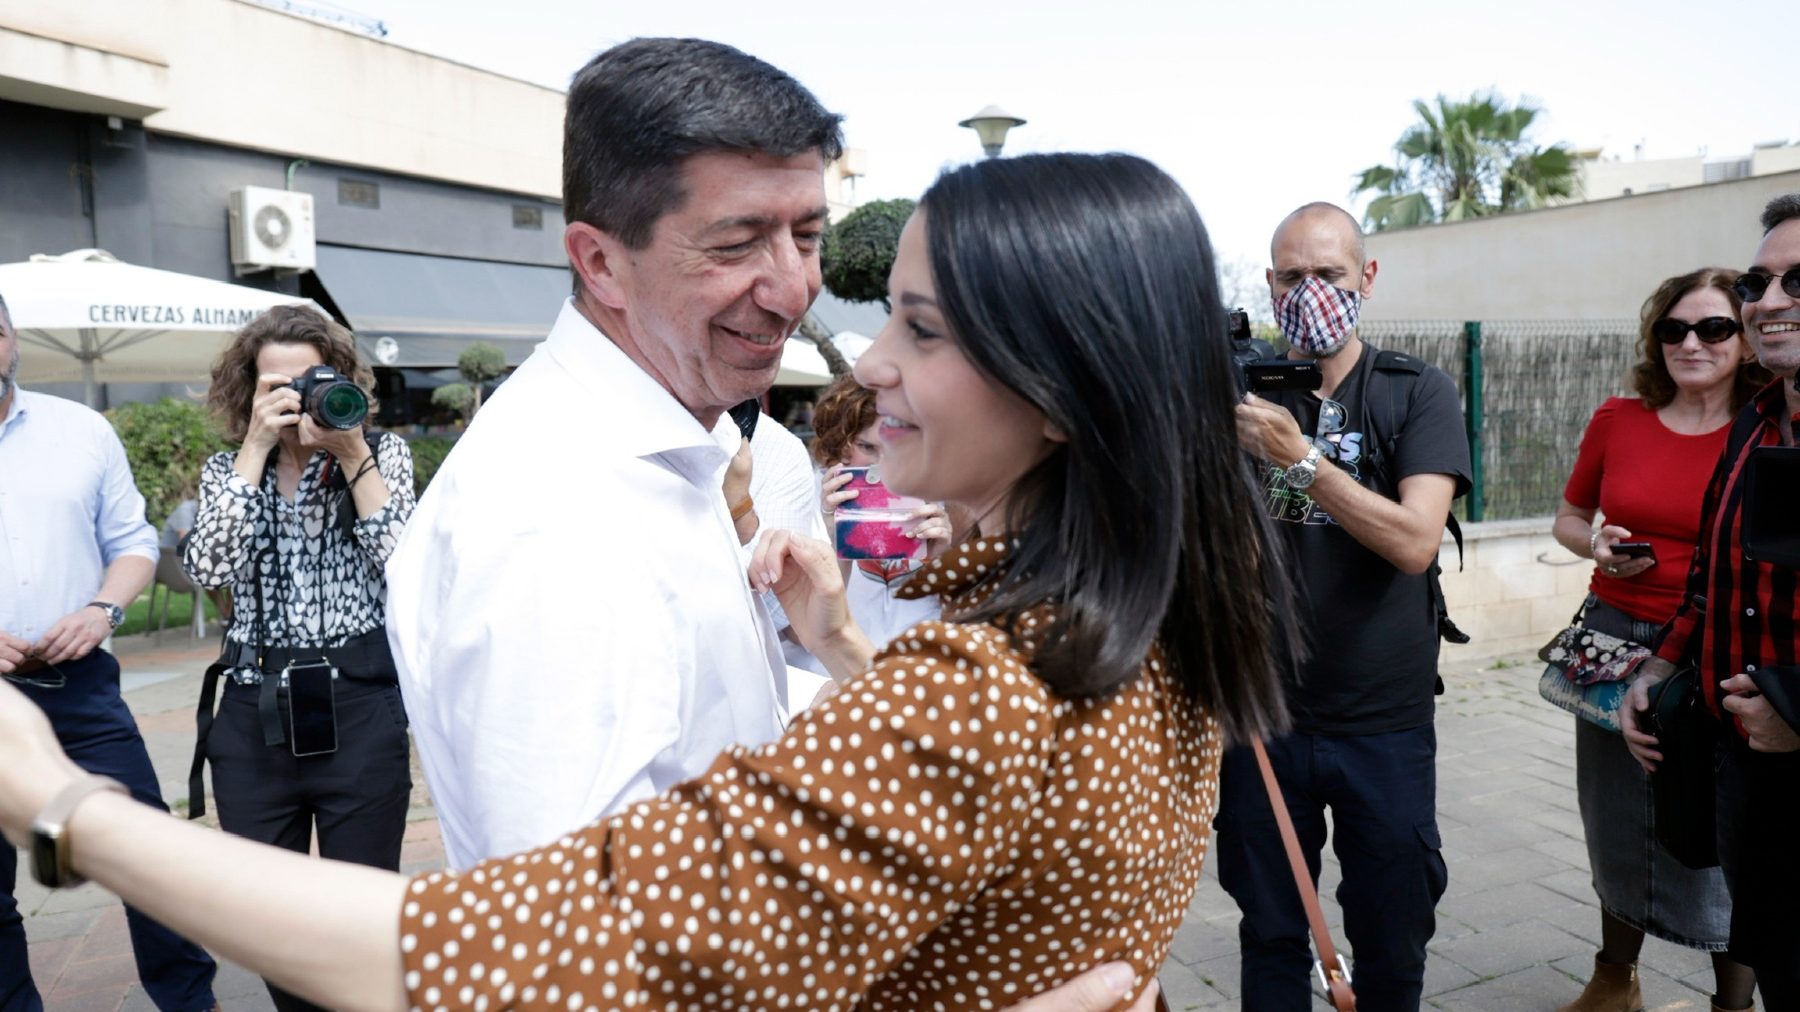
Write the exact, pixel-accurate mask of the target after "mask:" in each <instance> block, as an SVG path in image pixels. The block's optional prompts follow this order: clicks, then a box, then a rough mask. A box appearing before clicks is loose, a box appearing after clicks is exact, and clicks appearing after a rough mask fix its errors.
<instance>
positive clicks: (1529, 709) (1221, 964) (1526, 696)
mask: <svg viewBox="0 0 1800 1012" xmlns="http://www.w3.org/2000/svg"><path fill="white" fill-rule="evenodd" d="M116 647H117V650H116V652H117V653H118V654H119V658H120V662H121V666H122V668H123V669H124V672H125V674H124V678H123V686H124V688H125V690H126V692H125V698H126V700H127V702H128V703H130V705H131V708H132V712H133V713H135V714H136V715H137V717H138V721H139V726H140V728H141V729H142V730H143V732H144V737H145V741H146V743H147V744H148V746H149V748H150V754H151V761H152V762H153V763H154V764H155V765H156V768H157V771H158V773H159V774H160V776H161V779H162V783H163V794H164V797H165V798H166V799H169V800H170V801H171V802H172V803H174V804H175V805H176V808H177V810H178V811H182V810H184V809H185V802H184V801H181V802H177V799H185V798H186V795H187V785H186V776H187V767H188V762H189V759H190V757H191V755H192V748H193V730H194V723H193V705H194V700H195V699H196V698H197V697H198V693H199V681H200V673H201V672H202V671H203V670H204V669H205V666H206V664H207V663H208V661H209V660H210V659H211V658H212V656H213V655H214V653H215V649H216V648H215V646H214V644H213V643H212V642H211V641H206V642H205V643H204V644H203V645H196V644H195V641H194V640H192V639H189V638H187V637H186V636H185V635H184V634H183V633H180V632H169V633H165V634H164V635H163V638H162V640H161V641H160V642H158V641H156V640H153V639H152V638H151V637H148V636H142V637H133V638H131V639H130V640H120V641H119V642H118V643H117V644H116ZM1541 670H1542V668H1541V666H1539V664H1538V662H1537V661H1536V660H1535V659H1533V658H1530V657H1510V658H1502V659H1499V660H1498V661H1481V662H1462V663H1461V664H1460V665H1459V666H1455V667H1449V668H1446V670H1445V672H1444V674H1445V683H1446V687H1447V690H1448V691H1447V692H1446V694H1445V695H1444V696H1443V697H1442V698H1441V699H1440V700H1439V707H1438V813H1439V814H1438V818H1439V824H1440V826H1441V828H1442V831H1443V839H1444V857H1445V860H1446V862H1447V863H1448V864H1449V868H1450V884H1449V888H1448V890H1447V891H1446V893H1445V895H1444V898H1443V901H1442V902H1441V903H1440V904H1439V906H1438V930H1437V936H1436V938H1435V939H1434V941H1433V942H1432V944H1431V960H1430V962H1429V964H1428V966H1427V972H1426V981H1425V985H1426V986H1425V994H1426V1001H1427V1006H1428V1007H1430V1008H1436V1009H1444V1010H1458V1012H1462V1010H1480V1012H1511V1010H1521V1012H1524V1010H1530V1012H1548V1010H1551V1009H1555V1008H1556V1007H1557V1006H1559V1005H1561V1004H1563V1003H1565V1002H1568V1001H1571V1000H1573V999H1574V997H1575V995H1577V994H1578V993H1579V992H1580V990H1581V983H1582V981H1584V980H1585V979H1586V977H1587V974H1588V971H1589V970H1590V968H1591V966H1592V960H1593V953H1594V950H1595V949H1596V948H1598V946H1599V932H1600V912H1599V908H1598V906H1597V905H1596V901H1595V898H1594V894H1593V889H1592V886H1591V885H1590V883H1589V877H1588V868H1587V851H1586V848H1585V847H1584V845H1583V843H1582V830H1581V818H1580V815H1579V814H1578V813H1577V811H1576V803H1575V771H1574V762H1575V758H1574V756H1575V753H1574V726H1573V721H1574V718H1573V717H1570V716H1568V715H1566V714H1564V713H1563V712H1562V711H1560V710H1556V709H1553V708H1552V707H1550V706H1549V705H1548V704H1546V703H1544V702H1543V701H1542V700H1541V699H1539V698H1538V696H1537V676H1538V674H1539V673H1540V672H1541ZM413 780H414V782H415V784H416V785H417V786H416V788H415V795H414V805H413V809H412V812H411V814H410V816H409V819H410V820H411V821H410V824H409V826H408V832H407V842H406V845H405V850H404V852H403V855H402V863H403V867H404V869H405V870H407V871H412V872H416V871H425V870H430V869H433V868H438V867H441V866H442V863H443V847H442V843H441V841H440V840H439V838H438V834H437V821H436V818H435V816H434V815H433V813H432V810H431V807H430V801H429V798H428V797H427V796H426V795H425V791H424V778H423V776H421V775H420V774H419V773H418V772H417V770H416V769H415V771H414V775H413ZM202 821H205V822H209V823H210V822H211V821H212V820H211V817H210V816H209V817H208V818H207V819H206V820H202ZM1336 884H1337V867H1336V862H1335V860H1334V859H1333V858H1332V857H1331V855H1330V854H1329V852H1328V853H1327V855H1326V859H1325V870H1324V873H1323V876H1322V881H1321V883H1320V886H1321V888H1320V891H1321V893H1322V894H1323V896H1324V900H1325V909H1326V916H1327V918H1328V919H1329V920H1330V922H1331V925H1332V928H1333V929H1334V932H1335V935H1336V938H1337V941H1338V944H1339V945H1340V946H1344V945H1345V942H1344V939H1343V933H1342V926H1343V924H1342V918H1341V916H1340V915H1339V914H1338V911H1337V908H1336V904H1335V903H1334V902H1333V900H1332V894H1333V891H1334V889H1335V888H1336ZM18 895H19V903H20V908H21V910H22V911H23V912H24V913H25V914H26V921H25V925H26V931H27V934H28V936H29V938H30V941H31V962H32V971H33V975H34V976H35V978H36V980H37V983H38V987H39V989H40V990H41V991H42V992H43V994H44V998H45V1007H46V1009H47V1010H48V1012H77V1010H80V1012H87V1010H107V1012H117V1010H121V1009H125V1010H134V1012H135V1010H150V1009H152V1008H153V1006H152V1005H151V1003H150V1001H149V999H148V998H147V996H146V995H145V994H144V992H143V989H142V987H141V986H140V985H138V984H137V982H136V972H135V968H134V966H133V964H132V962H131V957H130V951H131V950H130V946H129V943H128V940H127V938H126V935H125V921H124V910H123V908H122V907H121V906H120V905H119V902H118V901H117V900H116V899H114V898H113V897H111V896H110V895H109V894H107V893H106V892H104V891H102V890H101V889H99V888H98V887H96V886H92V885H89V886H83V887H82V888H80V889H76V890H72V891H69V892H65V893H56V894H52V893H49V892H47V891H46V890H43V889H41V888H39V887H38V886H37V885H36V884H35V883H34V882H32V881H31V880H30V876H29V875H21V881H20V883H19V894H18ZM1237 920H1238V915H1237V908H1236V906H1235V905H1234V904H1233V903H1232V902H1231V898H1230V897H1228V896H1226V895H1225V893H1224V891H1223V890H1222V889H1220V888H1219V884H1218V878H1217V875H1216V873H1215V872H1214V870H1213V867H1212V864H1211V862H1209V863H1208V865H1207V870H1206V875H1205V877H1204V879H1203V880H1202V882H1201V885H1200V889H1199V891H1198V893H1197V894H1196V895H1195V897H1194V902H1193V905H1192V906H1191V907H1190V909H1189V912H1188V916H1187V919H1186V921H1185V923H1184V924H1183V925H1182V928H1181V931H1180V933H1179V934H1178V935H1177V936H1176V938H1175V942H1174V945H1173V946H1172V948H1171V950H1170V954H1169V959H1168V961H1167V962H1166V963H1165V964H1164V966H1163V969H1162V973H1161V980H1162V984H1163V989H1164V992H1165V994H1166V995H1167V997H1168V1000H1169V1005H1170V1007H1171V1008H1172V1009H1173V1010H1175V1012H1195V1010H1214V1009H1235V1008H1238V1007H1239V997H1240V991H1239V986H1238V949H1237ZM1642 963H1643V967H1644V973H1643V977H1644V982H1643V988H1644V997H1645V1002H1646V1006H1647V1008H1649V1009H1651V1010H1699V1012H1706V1010H1707V1009H1708V1008H1709V1003H1708V1001H1707V996H1708V994H1709V992H1710V991H1711V982H1712V981H1711V978H1712V970H1711V963H1710V961H1709V959H1708V958H1707V956H1706V954H1704V953H1700V952H1695V951H1692V950H1689V949H1683V948H1681V947H1679V946H1675V945H1671V944H1668V943H1665V942H1661V941H1658V940H1657V939H1654V938H1652V939H1649V940H1647V942H1646V944H1645V947H1644V953H1643V960H1642ZM215 991H216V993H217V995H218V997H219V999H220V1002H221V1003H222V1004H223V1005H224V1007H225V1008H227V1009H232V1010H237V1009H244V1010H249V1009H257V1010H261V1009H272V1008H273V1007H274V1006H273V1005H272V1004H271V1003H270V1001H269V999H268V995H267V993H266V992H265V991H264V990H263V988H262V984H261V982H260V981H259V980H258V979H257V978H256V977H255V976H254V975H253V974H250V973H248V972H246V971H245V970H243V969H242V968H240V967H236V966H232V965H230V964H228V963H221V967H220V973H219V977H218V980H217V982H216V985H215ZM1319 1007H1320V1008H1324V1007H1326V1006H1325V1005H1324V1004H1323V1003H1321V1004H1320V1006H1319Z"/></svg>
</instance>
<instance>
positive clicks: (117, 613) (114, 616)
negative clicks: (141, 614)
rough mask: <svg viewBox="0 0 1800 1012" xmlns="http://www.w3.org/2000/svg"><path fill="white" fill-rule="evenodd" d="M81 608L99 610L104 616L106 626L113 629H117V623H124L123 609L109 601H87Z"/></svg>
mask: <svg viewBox="0 0 1800 1012" xmlns="http://www.w3.org/2000/svg"><path fill="white" fill-rule="evenodd" d="M82 607H84V608H98V609H100V610H101V611H102V612H103V613H105V615H106V624H107V625H109V626H111V627H112V628H114V629H117V628H118V627H119V623H121V622H123V621H125V609H123V608H121V607H119V606H118V605H116V604H113V603H112V602H111V601H89V602H88V603H87V604H85V605H83V606H82Z"/></svg>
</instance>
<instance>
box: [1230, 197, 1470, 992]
mask: <svg viewBox="0 0 1800 1012" xmlns="http://www.w3.org/2000/svg"><path fill="white" fill-rule="evenodd" d="M1270 252H1271V255H1272V258H1273V261H1274V267H1273V269H1271V270H1270V271H1269V272H1268V280H1269V288H1270V291H1271V292H1272V293H1273V296H1274V308H1275V319H1276V322H1277V323H1278V324H1279V325H1280V327H1281V330H1282V334H1283V336H1284V337H1286V338H1287V342H1288V345H1289V352H1288V356H1289V357H1290V358H1294V359H1308V360H1312V361H1315V362H1317V363H1318V366H1319V372H1320V374H1321V376H1322V378H1323V385H1322V386H1321V388H1320V389H1319V390H1318V391H1317V392H1316V393H1314V392H1310V391H1303V390H1295V391H1281V392H1271V393H1268V394H1267V395H1265V396H1264V397H1259V396H1257V395H1255V394H1250V395H1247V396H1246V397H1245V398H1244V402H1243V403H1242V404H1240V405H1239V406H1238V408H1237V416H1238V435H1239V442H1240V444H1241V445H1242V446H1243V448H1244V449H1245V450H1247V451H1248V452H1249V453H1251V454H1252V455H1253V456H1255V457H1256V458H1258V459H1259V460H1260V461H1262V470H1263V476H1264V489H1265V493H1266V495H1267V496H1268V505H1269V512H1270V515H1271V516H1272V517H1274V518H1275V519H1276V520H1277V521H1280V524H1279V526H1280V527H1281V529H1282V531H1283V533H1284V534H1285V535H1286V536H1287V541H1288V547H1289V549H1290V553H1289V559H1290V562H1291V564H1292V565H1293V566H1294V567H1295V569H1296V573H1295V576H1296V579H1295V582H1296V584H1297V585H1298V586H1299V587H1300V588H1301V594H1302V603H1301V607H1300V614H1299V615H1298V616H1297V620H1296V628H1295V629H1294V630H1293V636H1294V638H1295V640H1296V641H1297V642H1304V643H1306V644H1307V645H1308V646H1309V647H1310V650H1311V653H1312V657H1311V658H1310V659H1309V660H1308V661H1306V662H1305V663H1304V664H1303V665H1302V666H1301V669H1300V671H1299V672H1298V677H1297V678H1296V679H1295V680H1294V682H1293V684H1292V685H1291V687H1290V689H1289V691H1288V706H1289V708H1290V710H1291V711H1292V713H1293V716H1294V729H1293V731H1292V733H1290V734H1288V735H1287V736H1285V737H1282V738H1279V739H1277V740H1275V741H1272V742H1270V743H1269V758H1270V760H1271V763H1272V765H1273V767H1274V770H1275V774H1276V776H1277V778H1278V779H1279V781H1280V783H1281V789H1282V792H1283V793H1284V795H1285V800H1286V802H1287V808H1288V813H1289V815H1290V816H1291V818H1292V819H1293V822H1294V828H1295V831H1296V833H1297V835H1298V836H1299V839H1300V844H1301V847H1302V849H1303V850H1304V851H1305V852H1306V858H1307V863H1308V865H1309V866H1310V867H1311V868H1312V870H1313V877H1314V879H1315V881H1316V880H1317V877H1318V868H1319V852H1320V850H1321V849H1322V848H1323V847H1324V844H1325V836H1326V821H1325V810H1326V809H1327V808H1329V809H1331V825H1332V835H1333V849H1334V850H1335V852H1336V853H1337V855H1338V860H1339V863H1340V864H1341V865H1342V868H1343V883H1342V885H1340V886H1339V888H1338V894H1337V896H1338V902H1339V904H1340V905H1341V906H1342V908H1343V911H1344V932H1345V935H1346V936H1347V937H1348V939H1349V942H1350V947H1351V948H1352V949H1353V950H1355V953H1356V966H1355V970H1354V973H1355V987H1356V996H1357V1004H1358V1007H1359V1008H1362V1009H1364V1010H1365V1012H1380V1010H1384V1009H1416V1008H1418V1007H1419V1000H1420V995H1421V992H1422V990H1423V982H1424V973H1425V945H1426V943H1427V942H1428V941H1429V940H1430V939H1431V936H1432V933H1433V932H1434V931H1435V929H1436V921H1435V917H1434V909H1435V907H1436V904H1437V900H1438V897H1439V896H1441V895H1442V894H1443V891H1444V886H1445V884H1446V882H1447V881H1448V876H1447V873H1446V870H1445V868H1444V862H1443V858H1442V857H1441V856H1440V854H1439V842H1438V831H1437V811H1436V806H1437V797H1436V770H1435V759H1436V753H1437V738H1436V732H1435V729H1434V727H1433V725H1432V718H1433V709H1434V705H1435V704H1434V702H1433V696H1434V694H1435V690H1436V686H1437V684H1438V682H1437V658H1438V635H1439V632H1438V629H1439V627H1438V614H1437V609H1436V607H1434V592H1435V586H1436V585H1435V571H1434V570H1433V567H1434V566H1435V565H1436V563H1437V555H1438V546H1439V545H1440V543H1441V542H1442V540H1443V533H1444V524H1445V520H1446V517H1447V516H1448V515H1449V512H1450V504H1451V502H1452V500H1453V499H1454V498H1455V497H1456V496H1458V495H1460V494H1462V493H1463V492H1464V491H1466V490H1467V489H1468V487H1469V473H1470V465H1469V447H1468V443H1467V441H1466V439H1465V438H1464V436H1463V426H1462V409H1461V407H1460V405H1459V402H1458V399H1457V394H1456V387H1455V385H1454V384H1453V383H1452V382H1451V380H1450V377H1449V376H1447V375H1445V374H1444V373H1443V372H1442V371H1441V370H1438V369H1435V368H1432V367H1430V366H1427V365H1425V364H1424V363H1422V362H1419V361H1418V360H1417V359H1413V358H1409V357H1406V356H1402V355H1395V354H1391V353H1387V352H1380V351H1378V350H1377V349H1375V348H1373V347H1371V346H1369V345H1367V344H1365V343H1363V341H1362V340H1361V338H1360V337H1359V336H1358V335H1357V329H1356V323H1357V315H1358V311H1359V309H1360V307H1361V302H1362V300H1363V299H1366V298H1368V297H1369V295H1370V294H1371V293H1372V292H1373V290H1374V286H1375V273H1376V263H1375V261H1373V260H1370V259H1369V258H1368V256H1367V253H1366V251H1365V250H1364V248H1363V237H1362V231H1361V229H1360V228H1358V227H1357V223H1356V220H1355V219H1354V218H1352V217H1351V216H1350V215H1349V214H1348V213H1346V212H1345V211H1343V210H1342V209H1341V208H1338V207H1335V206H1333V205H1330V204H1308V205H1306V206H1305V207H1302V208H1300V209H1299V210H1297V211H1295V212H1294V213H1292V214H1290V215H1288V217H1287V218H1286V219H1285V220H1283V221H1282V223H1281V226H1280V227H1279V228H1277V229H1276V231H1275V237H1274V241H1273V243H1272V244H1271V250H1270ZM1219 804H1220V808H1219V816H1218V818H1217V820H1216V822H1215V826H1216V828H1217V829H1218V831H1219V836H1218V842H1217V844H1216V847H1217V850H1218V855H1219V881H1220V883H1221V884H1222V885H1223V886H1224V887H1225V890H1226V891H1227V892H1229V893H1230V894H1231V895H1232V898H1233V899H1235V900H1236V901H1237V904H1238V908H1239V909H1240V910H1241V911H1242V912H1243V919H1242V920H1241V921H1240V922H1239V926H1238V939H1239V944H1240V950H1241V957H1240V958H1241V960H1242V974H1241V977H1240V979H1241V980H1242V982H1243V989H1244V993H1243V1005H1244V1007H1245V1008H1247V1009H1259V1010H1268V1009H1273V1010H1289V1009H1291V1010H1296V1012H1299V1010H1304V1009H1307V1008H1309V1007H1311V1001H1312V999H1311V995H1310V994H1309V986H1308V981H1309V968H1310V964H1311V961H1312V957H1311V954H1310V951H1309V947H1308V944H1307V921H1306V915H1305V912H1304V910H1303V909H1302V907H1301V904H1300V898H1299V895H1298V893H1297V892H1296V891H1295V889H1294V885H1293V878H1292V873H1291V872H1290V870H1289V866H1288V863H1287V859H1286V856H1285V854H1284V852H1283V849H1282V846H1281V842H1280V837H1279V836H1278V835H1277V831H1276V827H1275V822H1274V814H1273V812H1272V811H1271V810H1270V808H1269V803H1268V800H1267V797H1266V795H1265V794H1264V792H1263V790H1262V787H1261V783H1260V777H1259V773H1258V770H1257V766H1256V762H1255V759H1254V757H1253V756H1252V755H1250V754H1249V753H1248V752H1247V751H1244V750H1242V749H1232V750H1230V751H1228V752H1227V753H1226V755H1225V761H1224V766H1223V768H1222V771H1221V787H1220V797H1219Z"/></svg>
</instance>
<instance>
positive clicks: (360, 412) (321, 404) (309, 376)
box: [292, 365, 369, 429]
mask: <svg viewBox="0 0 1800 1012" xmlns="http://www.w3.org/2000/svg"><path fill="white" fill-rule="evenodd" d="M292 386H293V388H294V392H295V393H297V394H299V395H300V410H301V411H302V412H304V413H306V414H308V415H311V416H312V420H313V421H315V422H317V423H319V424H320V425H322V426H324V427H326V428H328V429H354V428H356V427H357V426H358V425H361V424H362V423H363V419H365V418H367V417H369V395H368V394H366V393H363V389H362V387H359V386H357V385H356V384H355V383H352V382H350V381H349V380H348V379H346V378H345V377H344V375H343V374H342V373H340V372H338V371H337V370H336V369H333V368H332V367H330V366H328V365H315V366H313V367H312V368H311V369H308V370H306V371H305V372H303V373H301V374H300V375H299V376H296V377H294V382H293V384H292Z"/></svg>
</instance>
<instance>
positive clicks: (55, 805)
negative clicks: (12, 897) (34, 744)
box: [31, 773, 131, 889]
mask: <svg viewBox="0 0 1800 1012" xmlns="http://www.w3.org/2000/svg"><path fill="white" fill-rule="evenodd" d="M96 791H116V792H117V793H119V794H126V795H129V794H130V793H131V792H130V791H128V790H126V789H125V785H124V784H122V783H119V782H118V781H117V780H114V779H112V778H111V777H103V776H99V775H98V774H94V773H87V774H83V775H82V776H80V777H77V778H76V779H74V780H72V781H70V782H69V784H68V785H67V786H65V787H64V788H63V789H62V790H60V791H57V792H56V796H55V797H53V798H51V799H50V803H49V804H47V805H45V806H44V810H43V811H41V812H39V813H38V817H37V818H36V819H34V820H32V823H31V877H32V878H35V879H37V880H38V881H39V882H41V883H43V884H44V885H45V886H46V887H47V888H50V889H64V888H67V887H69V886H78V885H80V884H81V883H82V882H84V881H86V880H85V879H83V878H82V877H81V876H80V875H78V874H76V873H75V867H74V857H73V855H72V854H71V853H70V850H71V848H70V845H69V833H68V828H69V816H71V815H73V814H75V806H76V805H79V804H81V803H82V802H83V801H85V800H87V797H88V795H90V794H93V793H94V792H96Z"/></svg>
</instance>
